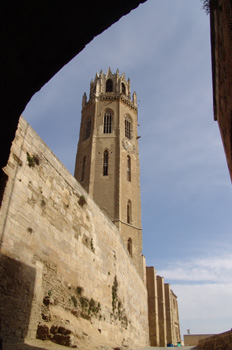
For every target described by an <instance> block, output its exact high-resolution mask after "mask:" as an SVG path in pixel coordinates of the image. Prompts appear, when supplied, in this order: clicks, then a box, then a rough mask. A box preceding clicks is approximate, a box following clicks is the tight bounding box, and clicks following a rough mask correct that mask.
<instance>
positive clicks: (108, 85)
mask: <svg viewBox="0 0 232 350" xmlns="http://www.w3.org/2000/svg"><path fill="white" fill-rule="evenodd" d="M112 91H113V82H112V80H111V79H107V81H106V92H112Z"/></svg>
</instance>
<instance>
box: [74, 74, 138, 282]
mask: <svg viewBox="0 0 232 350" xmlns="http://www.w3.org/2000/svg"><path fill="white" fill-rule="evenodd" d="M137 119H138V116H137V97H136V94H135V92H134V93H133V95H132V99H131V88H130V80H129V79H128V80H126V78H125V75H124V73H123V74H122V75H121V76H120V75H119V71H118V70H117V72H116V74H112V72H111V70H110V68H109V69H108V72H107V74H103V73H102V71H101V72H100V74H96V76H95V79H94V81H93V80H92V81H91V83H90V95H89V100H87V96H86V93H84V96H83V100H82V118H81V127H80V135H79V142H78V149H77V156H76V166H75V175H74V176H75V178H76V179H77V180H78V181H79V182H80V183H81V184H82V186H83V187H84V188H85V190H86V191H87V192H88V193H89V194H90V196H91V197H92V198H93V199H94V201H95V202H96V203H97V204H98V205H99V206H100V207H101V209H102V210H103V211H104V212H105V213H106V214H107V215H108V217H109V218H110V219H111V220H112V222H113V223H114V224H115V225H116V226H117V227H118V229H119V232H120V234H121V236H122V238H123V241H124V243H125V245H126V247H127V250H128V252H129V254H130V255H131V257H132V259H133V262H134V264H135V266H136V267H137V270H138V272H139V273H140V275H141V277H142V278H143V259H142V228H141V200H140V167H139V149H138V134H137Z"/></svg>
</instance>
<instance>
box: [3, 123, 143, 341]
mask: <svg viewBox="0 0 232 350" xmlns="http://www.w3.org/2000/svg"><path fill="white" fill-rule="evenodd" d="M4 171H5V173H6V174H7V175H8V181H7V184H6V188H5V193H4V196H3V201H2V207H1V219H0V220H1V221H0V229H1V231H0V232H1V236H0V239H1V256H0V259H1V264H0V266H1V268H0V273H1V278H0V287H1V290H0V291H1V295H2V299H1V300H2V302H1V305H0V311H1V315H2V318H1V327H0V332H1V333H0V337H1V339H2V340H3V343H9V342H22V341H23V339H24V338H25V337H27V338H31V339H32V338H35V337H36V336H37V337H39V338H40V339H50V340H53V341H54V342H58V343H62V342H63V345H69V346H73V345H75V344H77V345H78V339H79V338H80V334H79V333H78V332H80V330H78V329H77V328H78V327H77V321H78V320H79V319H85V321H86V320H87V321H89V322H91V324H92V325H93V326H94V327H95V328H96V329H97V330H98V332H99V334H101V336H102V337H105V338H106V339H107V340H109V341H111V342H113V343H114V344H116V345H130V346H132V345H133V346H136V345H140V346H146V345H148V343H149V341H148V338H149V336H148V315H147V291H146V287H145V285H144V283H143V282H142V280H141V278H140V276H139V274H138V272H137V270H136V269H135V267H134V265H133V264H132V260H131V257H130V255H129V253H128V252H127V249H126V247H125V246H124V244H123V242H122V239H121V237H120V235H119V232H118V230H117V228H116V227H115V226H114V225H113V224H112V222H111V221H110V220H109V219H108V218H107V217H106V216H105V215H104V214H103V213H102V211H101V210H100V209H99V207H98V206H97V205H96V204H95V203H94V202H93V200H92V199H91V198H90V197H89V196H88V195H87V193H86V192H85V190H84V189H83V188H82V186H81V185H80V184H79V183H78V182H77V181H76V179H75V178H74V177H73V176H72V175H71V174H70V173H69V172H68V171H67V169H66V168H65V167H64V166H63V165H62V164H61V163H60V161H59V160H58V159H57V158H56V157H55V155H54V154H53V153H52V151H51V150H49V149H48V147H47V146H46V145H45V144H44V143H43V141H42V140H41V139H40V138H39V136H38V135H37V134H36V133H35V132H34V130H33V129H32V128H31V127H30V126H29V125H28V123H27V122H26V121H25V120H24V119H23V118H21V119H20V123H19V126H18V130H17V133H16V137H15V140H14V143H13V145H12V148H11V154H10V158H9V161H8V165H7V166H6V168H5V169H4ZM14 310H15V312H14ZM64 323H65V327H66V330H64V329H65V327H64ZM62 327H63V328H62ZM67 327H68V328H69V329H67Z"/></svg>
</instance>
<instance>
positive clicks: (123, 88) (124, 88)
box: [122, 83, 126, 95]
mask: <svg viewBox="0 0 232 350" xmlns="http://www.w3.org/2000/svg"><path fill="white" fill-rule="evenodd" d="M122 93H123V95H126V87H125V84H124V83H122Z"/></svg>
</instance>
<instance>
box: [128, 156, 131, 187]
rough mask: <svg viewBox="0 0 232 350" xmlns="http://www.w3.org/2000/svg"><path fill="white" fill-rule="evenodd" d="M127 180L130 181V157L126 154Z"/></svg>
mask: <svg viewBox="0 0 232 350" xmlns="http://www.w3.org/2000/svg"><path fill="white" fill-rule="evenodd" d="M127 180H128V181H131V157H130V156H127Z"/></svg>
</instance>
